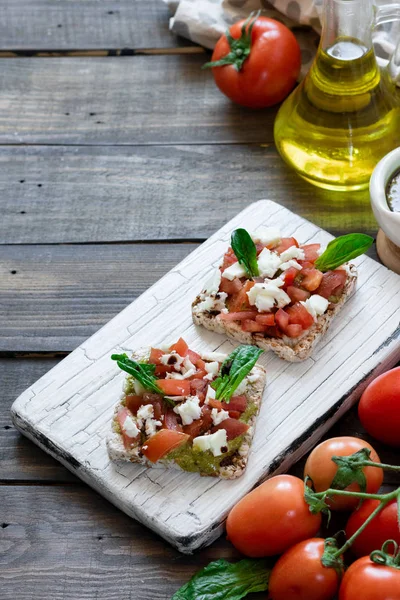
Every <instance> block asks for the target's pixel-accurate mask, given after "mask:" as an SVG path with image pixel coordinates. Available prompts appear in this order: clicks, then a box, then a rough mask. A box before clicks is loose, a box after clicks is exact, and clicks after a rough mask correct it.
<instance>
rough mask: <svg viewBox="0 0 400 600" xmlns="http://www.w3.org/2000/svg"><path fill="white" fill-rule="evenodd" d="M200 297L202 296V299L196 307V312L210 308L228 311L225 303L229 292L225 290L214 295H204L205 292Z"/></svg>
mask: <svg viewBox="0 0 400 600" xmlns="http://www.w3.org/2000/svg"><path fill="white" fill-rule="evenodd" d="M200 297H201V298H202V301H201V302H199V304H196V306H195V307H194V310H195V311H196V312H207V311H209V310H217V311H219V312H228V309H227V308H226V305H225V300H226V299H227V297H228V294H226V293H225V292H218V294H216V295H212V296H204V294H202V296H200Z"/></svg>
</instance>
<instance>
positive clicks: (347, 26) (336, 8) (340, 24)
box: [320, 0, 374, 60]
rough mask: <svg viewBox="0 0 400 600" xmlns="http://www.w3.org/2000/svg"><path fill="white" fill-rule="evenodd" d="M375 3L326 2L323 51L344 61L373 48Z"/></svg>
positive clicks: (353, 0)
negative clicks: (373, 4)
mask: <svg viewBox="0 0 400 600" xmlns="http://www.w3.org/2000/svg"><path fill="white" fill-rule="evenodd" d="M373 18H374V14H373V6H372V0H324V4H323V11H322V34H321V42H320V48H321V49H322V50H325V51H326V52H327V53H328V54H330V55H332V56H333V57H335V58H338V59H341V60H354V59H356V58H360V57H361V56H362V55H363V54H365V53H366V52H368V51H369V50H371V49H372V24H373Z"/></svg>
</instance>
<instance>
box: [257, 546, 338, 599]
mask: <svg viewBox="0 0 400 600" xmlns="http://www.w3.org/2000/svg"><path fill="white" fill-rule="evenodd" d="M324 545H325V540H323V539H321V538H311V539H309V540H305V541H304V542H300V543H299V544H296V545H295V546H293V547H292V548H289V550H287V551H286V552H285V553H284V554H283V555H282V556H281V557H280V559H279V560H278V562H277V563H276V564H275V566H274V568H273V569H272V572H271V576H270V579H269V588H268V589H269V598H270V599H271V600H330V599H331V598H333V597H334V595H335V594H336V592H337V590H338V587H339V576H338V574H337V572H336V571H335V569H333V568H331V567H324V565H323V564H322V562H321V558H322V555H323V553H324Z"/></svg>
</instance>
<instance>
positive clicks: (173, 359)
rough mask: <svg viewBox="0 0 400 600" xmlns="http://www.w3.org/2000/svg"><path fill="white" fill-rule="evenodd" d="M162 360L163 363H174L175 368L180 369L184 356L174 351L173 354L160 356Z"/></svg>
mask: <svg viewBox="0 0 400 600" xmlns="http://www.w3.org/2000/svg"><path fill="white" fill-rule="evenodd" d="M160 362H161V364H163V365H166V366H167V365H173V366H174V369H176V370H179V369H180V366H181V364H182V363H183V358H182V356H180V355H179V354H178V353H177V352H175V351H173V352H171V354H164V355H163V356H162V357H161V358H160Z"/></svg>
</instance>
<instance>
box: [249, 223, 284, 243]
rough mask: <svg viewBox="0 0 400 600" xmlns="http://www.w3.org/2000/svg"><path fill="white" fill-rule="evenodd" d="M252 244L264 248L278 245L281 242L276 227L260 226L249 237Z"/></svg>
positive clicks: (279, 233)
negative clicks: (254, 243) (263, 246)
mask: <svg viewBox="0 0 400 600" xmlns="http://www.w3.org/2000/svg"><path fill="white" fill-rule="evenodd" d="M251 237H252V238H253V241H254V242H256V243H257V242H260V244H264V245H265V246H269V245H272V244H273V245H275V244H279V242H280V241H281V239H282V237H281V232H280V231H279V229H278V228H277V227H265V226H264V225H261V226H260V227H258V228H257V229H256V231H254V232H253V233H252V235H251Z"/></svg>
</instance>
